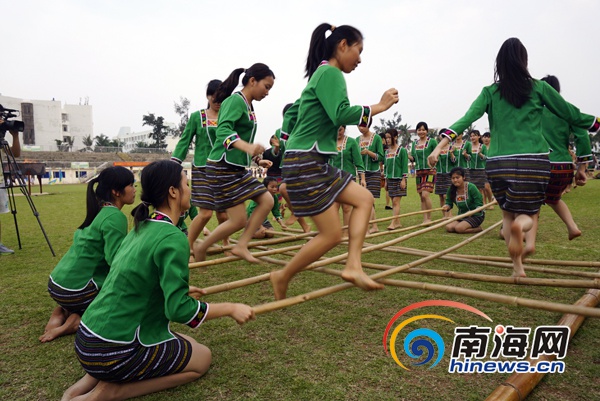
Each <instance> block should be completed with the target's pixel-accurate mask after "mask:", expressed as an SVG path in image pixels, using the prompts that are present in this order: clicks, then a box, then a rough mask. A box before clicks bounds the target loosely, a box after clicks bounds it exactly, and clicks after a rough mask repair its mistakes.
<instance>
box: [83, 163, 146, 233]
mask: <svg viewBox="0 0 600 401" xmlns="http://www.w3.org/2000/svg"><path fill="white" fill-rule="evenodd" d="M134 181H135V177H134V176H133V173H132V172H131V170H129V169H127V168H125V167H121V166H113V167H107V168H105V169H104V170H102V171H101V172H100V174H98V176H97V177H95V178H93V179H92V180H91V181H90V182H89V183H88V186H87V194H86V209H87V212H86V215H85V220H84V221H83V223H81V225H80V226H79V227H78V228H86V227H87V226H89V225H90V224H92V221H94V219H95V218H96V216H97V215H98V213H100V208H101V206H100V203H102V202H112V201H113V193H112V191H113V190H114V191H117V192H123V190H124V189H125V187H126V186H129V185H131V184H133V182H134ZM96 184H98V185H97V186H96V189H94V185H96Z"/></svg>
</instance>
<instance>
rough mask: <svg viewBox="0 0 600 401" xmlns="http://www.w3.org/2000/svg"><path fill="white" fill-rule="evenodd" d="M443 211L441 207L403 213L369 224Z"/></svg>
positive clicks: (371, 221) (372, 221)
mask: <svg viewBox="0 0 600 401" xmlns="http://www.w3.org/2000/svg"><path fill="white" fill-rule="evenodd" d="M440 210H442V208H441V207H436V208H433V209H428V210H417V211H416V212H409V213H403V214H399V215H398V216H391V217H382V218H380V219H375V220H370V221H369V224H373V223H381V222H384V221H390V220H394V219H400V218H402V217H409V216H414V215H417V214H425V213H431V212H437V211H440ZM344 227H345V228H347V227H348V226H344Z"/></svg>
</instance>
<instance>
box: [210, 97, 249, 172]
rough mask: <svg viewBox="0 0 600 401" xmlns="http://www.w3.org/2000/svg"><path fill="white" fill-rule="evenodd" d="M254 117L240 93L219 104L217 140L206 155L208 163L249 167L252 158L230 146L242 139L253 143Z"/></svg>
mask: <svg viewBox="0 0 600 401" xmlns="http://www.w3.org/2000/svg"><path fill="white" fill-rule="evenodd" d="M255 135H256V115H255V114H254V109H253V108H252V105H251V104H250V103H248V101H247V100H246V98H245V97H244V95H243V94H242V92H235V93H234V94H232V95H231V96H229V97H228V98H227V99H225V100H224V101H223V103H221V108H220V109H219V125H218V127H217V138H216V141H215V144H214V146H213V148H212V150H211V151H210V154H209V155H208V160H210V161H215V162H218V161H221V160H222V159H223V158H225V161H226V162H227V163H229V164H233V165H235V166H239V167H250V163H251V161H252V157H251V156H250V155H249V154H247V153H246V152H244V151H242V150H239V149H236V148H234V147H233V146H232V145H233V144H234V143H235V142H237V141H238V140H240V139H242V140H244V141H246V142H248V143H254V136H255Z"/></svg>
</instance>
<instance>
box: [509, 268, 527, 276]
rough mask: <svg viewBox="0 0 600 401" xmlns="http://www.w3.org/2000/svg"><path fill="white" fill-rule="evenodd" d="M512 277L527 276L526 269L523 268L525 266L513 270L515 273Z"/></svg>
mask: <svg viewBox="0 0 600 401" xmlns="http://www.w3.org/2000/svg"><path fill="white" fill-rule="evenodd" d="M511 277H527V274H525V270H523V268H521V269H518V271H517V270H515V271H513V274H512V275H511Z"/></svg>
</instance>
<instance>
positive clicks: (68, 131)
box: [0, 96, 94, 150]
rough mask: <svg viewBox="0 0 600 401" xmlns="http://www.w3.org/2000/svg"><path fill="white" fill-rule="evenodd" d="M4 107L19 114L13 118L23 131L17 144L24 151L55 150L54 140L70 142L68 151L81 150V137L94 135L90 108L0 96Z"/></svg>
mask: <svg viewBox="0 0 600 401" xmlns="http://www.w3.org/2000/svg"><path fill="white" fill-rule="evenodd" d="M0 104H1V105H2V106H3V107H4V108H9V109H15V110H17V111H19V112H20V116H19V117H18V118H16V119H18V120H21V121H23V123H24V124H25V129H24V131H23V133H22V134H21V141H22V142H21V143H22V144H23V146H24V147H25V149H27V148H29V149H39V150H57V149H58V147H57V144H56V141H57V140H59V141H67V140H68V139H69V138H70V139H72V140H73V148H72V150H78V149H81V148H83V147H84V145H83V137H84V136H87V135H91V136H92V137H93V136H94V123H93V116H92V106H90V105H88V104H84V105H71V104H65V105H64V106H63V105H62V103H61V102H60V101H58V100H27V99H20V98H15V97H8V96H0Z"/></svg>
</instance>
